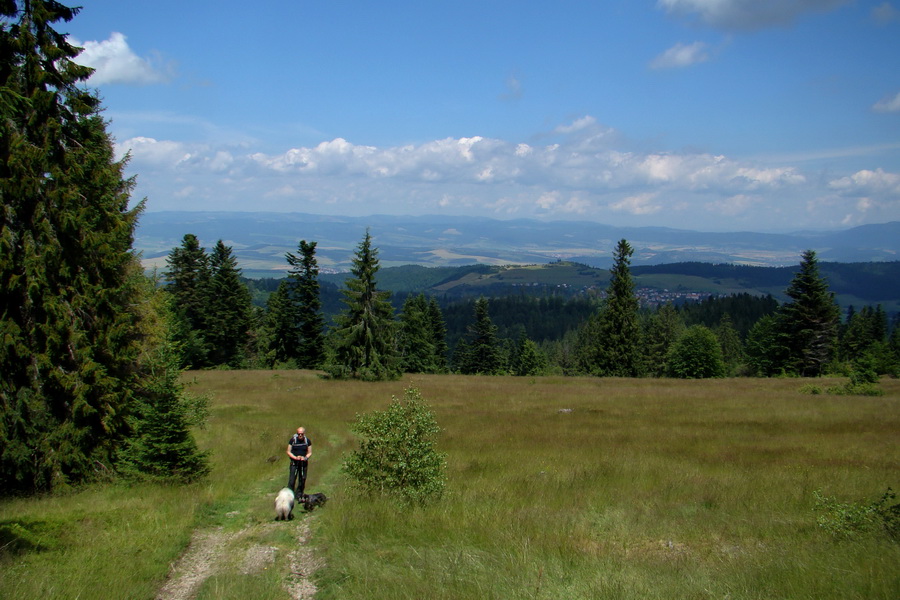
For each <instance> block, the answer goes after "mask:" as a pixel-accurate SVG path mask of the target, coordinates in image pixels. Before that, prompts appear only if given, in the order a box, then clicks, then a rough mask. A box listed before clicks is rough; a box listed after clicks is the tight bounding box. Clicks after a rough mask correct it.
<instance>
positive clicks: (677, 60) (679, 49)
mask: <svg viewBox="0 0 900 600" xmlns="http://www.w3.org/2000/svg"><path fill="white" fill-rule="evenodd" d="M706 48H707V46H706V44H705V43H703V42H694V43H693V44H675V45H674V46H672V47H671V48H669V49H668V50H666V51H665V52H663V53H662V54H660V55H659V56H657V57H656V58H655V59H653V61H652V62H651V63H650V68H652V69H677V68H682V67H689V66H691V65H695V64H697V63H702V62H706V61H707V60H709V53H708V52H707V51H706Z"/></svg>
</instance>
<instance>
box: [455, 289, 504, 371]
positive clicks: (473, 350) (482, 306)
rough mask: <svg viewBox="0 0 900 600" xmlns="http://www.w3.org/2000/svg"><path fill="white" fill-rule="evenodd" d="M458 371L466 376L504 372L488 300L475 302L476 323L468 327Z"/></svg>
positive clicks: (483, 299)
mask: <svg viewBox="0 0 900 600" xmlns="http://www.w3.org/2000/svg"><path fill="white" fill-rule="evenodd" d="M462 349H464V350H465V351H464V352H462V353H460V352H459V350H458V351H457V353H458V354H460V358H459V361H458V362H457V364H456V368H457V370H458V371H459V372H460V373H462V374H464V375H474V374H479V375H499V374H501V373H502V372H503V355H502V354H501V352H500V343H499V341H498V339H497V326H496V325H494V322H493V321H492V320H491V316H490V313H489V310H488V301H487V299H486V298H483V297H482V298H479V299H478V300H476V301H475V322H474V323H473V324H471V325H470V326H469V327H468V332H467V336H466V339H465V340H463V346H462Z"/></svg>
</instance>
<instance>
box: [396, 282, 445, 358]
mask: <svg viewBox="0 0 900 600" xmlns="http://www.w3.org/2000/svg"><path fill="white" fill-rule="evenodd" d="M397 348H398V350H399V353H400V359H401V365H402V369H403V371H404V372H406V373H433V372H436V371H437V365H435V352H436V349H435V345H434V336H433V330H432V326H431V318H430V314H429V310H428V301H427V300H426V298H425V295H424V294H419V295H417V296H413V295H410V296H407V298H406V300H404V302H403V309H402V310H401V311H400V328H399V331H398V336H397Z"/></svg>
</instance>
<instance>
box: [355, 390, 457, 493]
mask: <svg viewBox="0 0 900 600" xmlns="http://www.w3.org/2000/svg"><path fill="white" fill-rule="evenodd" d="M350 430H351V431H352V432H353V433H354V434H356V435H357V436H359V437H360V438H361V439H360V443H359V449H357V450H354V451H353V452H351V453H350V455H349V456H348V457H347V458H346V459H345V461H344V464H343V468H342V470H343V472H344V473H346V474H347V475H349V476H350V478H351V479H353V481H354V482H355V483H356V485H358V486H359V487H360V488H361V489H362V490H363V491H365V492H368V493H372V492H378V493H386V494H391V495H396V496H398V497H400V498H402V499H404V500H406V501H408V502H411V503H422V502H426V501H428V500H432V499H437V498H439V497H440V496H441V494H443V491H444V487H445V486H446V481H447V475H446V471H447V458H446V455H445V454H443V453H440V452H438V451H437V450H436V440H435V436H437V434H438V433H440V431H441V428H440V427H439V426H438V424H437V420H436V419H435V417H434V413H433V412H432V411H431V409H430V408H429V406H428V404H427V403H426V402H425V401H424V400H423V398H422V395H421V393H420V392H419V390H417V389H416V388H407V389H406V391H405V392H404V396H403V401H402V402H401V401H400V400H398V399H397V398H396V397H392V398H391V403H390V405H389V406H388V408H387V409H385V410H384V411H377V410H376V411H373V412H371V413H368V414H360V415H357V416H356V420H355V421H354V423H353V425H351V427H350Z"/></svg>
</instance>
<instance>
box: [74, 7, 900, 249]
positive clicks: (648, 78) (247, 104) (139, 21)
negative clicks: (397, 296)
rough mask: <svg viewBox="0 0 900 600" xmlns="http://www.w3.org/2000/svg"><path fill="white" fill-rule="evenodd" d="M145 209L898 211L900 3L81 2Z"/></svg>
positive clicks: (83, 32)
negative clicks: (143, 199)
mask: <svg viewBox="0 0 900 600" xmlns="http://www.w3.org/2000/svg"><path fill="white" fill-rule="evenodd" d="M81 4H82V5H83V9H82V11H81V12H80V14H79V15H78V16H77V17H76V18H75V19H74V20H73V21H71V22H70V23H63V24H60V25H59V26H58V29H59V30H60V31H62V32H65V33H67V34H68V35H69V36H70V38H71V39H72V40H73V41H75V43H77V44H78V45H79V46H81V47H83V48H84V51H83V52H82V54H81V55H80V56H79V57H78V59H77V62H80V63H82V64H85V65H88V66H91V67H94V68H95V69H96V71H95V72H94V75H93V76H92V77H91V79H90V80H89V81H88V82H87V84H88V85H89V86H91V87H93V88H96V89H97V91H98V93H99V95H100V96H101V98H102V100H103V105H104V107H105V117H106V118H107V119H109V130H110V132H111V133H112V135H113V136H114V138H115V140H116V148H117V152H118V155H119V156H125V154H126V153H130V159H129V163H128V167H127V173H128V174H129V175H135V176H136V179H137V186H136V188H135V192H134V198H135V199H140V198H144V197H146V199H147V204H146V210H147V211H153V212H156V211H164V210H190V211H209V210H212V211H276V212H303V213H316V214H326V215H347V216H367V215H372V214H398V215H422V214H436V215H454V216H457V215H479V216H487V217H491V218H497V219H514V218H533V219H541V220H576V221H596V222H600V223H605V224H609V225H619V226H664V227H674V228H679V229H693V230H701V231H798V230H805V229H842V228H848V227H853V226H857V225H863V224H870V223H884V222H888V221H897V220H900V0H889V1H885V0H872V1H865V0H605V1H601V0H593V1H581V0H557V1H548V0H543V1H531V0H517V1H513V0H477V1H469V0H455V1H453V2H445V1H443V0H429V1H422V0H415V1H405V0H404V1H393V0H384V1H382V2H371V1H347V0H327V1H324V0H318V1H311V0H255V1H254V2H246V1H243V2H237V1H233V0H216V1H214V2H213V1H207V0H179V1H178V2H173V1H170V0H154V1H153V2H146V1H144V0H82V2H81Z"/></svg>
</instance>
